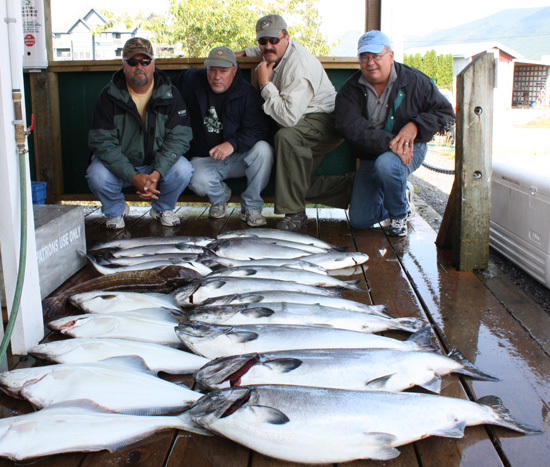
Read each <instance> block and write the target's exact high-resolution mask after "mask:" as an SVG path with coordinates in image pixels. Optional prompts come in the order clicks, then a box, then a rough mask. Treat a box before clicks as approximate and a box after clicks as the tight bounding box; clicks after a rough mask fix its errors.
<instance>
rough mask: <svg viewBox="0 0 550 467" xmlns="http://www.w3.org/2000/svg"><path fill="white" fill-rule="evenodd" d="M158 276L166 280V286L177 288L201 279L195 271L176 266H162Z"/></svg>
mask: <svg viewBox="0 0 550 467" xmlns="http://www.w3.org/2000/svg"><path fill="white" fill-rule="evenodd" d="M158 275H159V277H162V278H164V279H165V280H166V283H167V285H170V286H173V287H179V286H180V285H184V284H187V283H188V282H190V281H192V280H195V279H200V278H201V277H202V275H201V274H200V273H198V272H197V271H196V270H195V269H192V268H190V267H186V266H176V265H171V266H164V267H163V268H161V269H160V271H159V274H158Z"/></svg>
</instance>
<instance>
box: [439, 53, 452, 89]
mask: <svg viewBox="0 0 550 467" xmlns="http://www.w3.org/2000/svg"><path fill="white" fill-rule="evenodd" d="M435 82H436V84H437V86H438V87H440V88H446V89H449V90H452V89H453V55H452V54H446V55H440V56H439V66H438V68H437V77H436V81H435Z"/></svg>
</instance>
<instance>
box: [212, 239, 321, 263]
mask: <svg viewBox="0 0 550 467" xmlns="http://www.w3.org/2000/svg"><path fill="white" fill-rule="evenodd" d="M298 246H299V244H297V248H290V247H287V246H281V245H276V244H266V243H265V242H262V241H258V240H255V239H253V238H229V239H227V240H219V241H215V242H212V243H211V244H210V245H209V246H208V248H209V249H210V250H212V251H213V252H214V253H216V255H218V256H221V257H224V258H232V259H240V260H251V259H267V258H277V259H282V258H300V257H303V256H308V255H310V254H311V252H310V251H307V250H304V249H302V248H298Z"/></svg>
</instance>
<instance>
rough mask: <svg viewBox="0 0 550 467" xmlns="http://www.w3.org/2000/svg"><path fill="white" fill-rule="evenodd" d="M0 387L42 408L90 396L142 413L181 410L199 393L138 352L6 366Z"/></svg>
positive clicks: (106, 404) (110, 406)
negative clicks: (154, 368)
mask: <svg viewBox="0 0 550 467" xmlns="http://www.w3.org/2000/svg"><path fill="white" fill-rule="evenodd" d="M0 387H1V388H2V389H3V390H4V391H5V392H7V393H8V394H10V395H12V396H16V397H20V398H23V399H26V400H28V401H29V402H30V403H31V404H32V405H33V406H34V407H36V408H39V409H41V408H44V407H49V406H51V405H54V404H57V403H59V402H67V401H72V400H78V399H89V400H91V401H93V402H95V403H97V404H99V405H101V406H102V407H105V408H106V409H109V410H113V411H115V412H119V413H131V414H139V415H158V414H166V413H171V412H174V411H181V410H183V409H184V408H186V407H188V406H189V405H191V403H193V402H194V401H196V400H197V399H198V398H199V397H200V396H201V394H200V393H198V392H195V391H192V390H191V389H189V388H188V387H186V386H183V385H178V384H174V383H171V382H169V381H165V380H163V379H161V378H158V377H157V376H155V375H153V374H152V372H151V371H150V370H149V369H148V368H147V366H146V365H145V362H144V361H143V359H141V358H139V357H136V356H128V357H115V358H110V359H107V360H104V361H101V362H94V363H78V364H73V363H60V364H56V365H46V366H40V367H33V368H21V369H16V370H12V371H7V372H4V373H0Z"/></svg>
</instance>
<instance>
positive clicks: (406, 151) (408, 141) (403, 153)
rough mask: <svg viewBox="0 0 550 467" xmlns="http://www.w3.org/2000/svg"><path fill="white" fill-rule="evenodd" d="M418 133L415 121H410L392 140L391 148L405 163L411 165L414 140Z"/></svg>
mask: <svg viewBox="0 0 550 467" xmlns="http://www.w3.org/2000/svg"><path fill="white" fill-rule="evenodd" d="M417 134H418V128H417V127H416V125H415V124H414V123H413V122H409V123H407V124H406V125H405V126H404V127H403V128H401V131H400V132H399V133H398V134H397V135H396V136H395V137H394V138H393V139H392V140H391V141H390V150H391V151H392V152H394V153H395V154H397V155H398V156H399V157H400V158H401V160H402V161H403V164H405V165H409V164H410V163H411V161H412V158H413V150H414V140H415V138H416V135H417Z"/></svg>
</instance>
